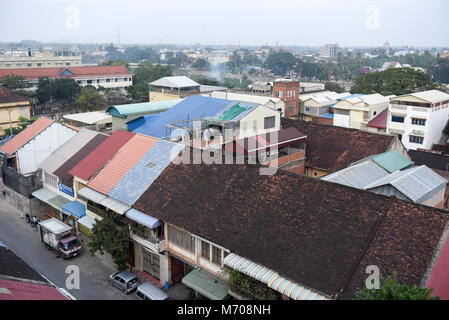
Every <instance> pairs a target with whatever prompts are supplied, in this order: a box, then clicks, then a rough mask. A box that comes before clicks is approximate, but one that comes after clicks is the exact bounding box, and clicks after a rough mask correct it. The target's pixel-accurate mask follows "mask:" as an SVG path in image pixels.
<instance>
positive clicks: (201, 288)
mask: <svg viewBox="0 0 449 320" xmlns="http://www.w3.org/2000/svg"><path fill="white" fill-rule="evenodd" d="M182 283H183V284H184V285H186V286H187V287H189V288H191V289H193V290H195V291H196V292H198V293H200V294H202V295H203V296H205V297H206V298H209V299H211V300H224V299H226V298H227V297H228V288H229V285H228V283H227V282H226V281H224V280H222V279H220V278H218V277H217V276H214V275H213V274H211V273H209V272H207V271H204V270H203V269H194V270H192V271H190V272H189V273H188V274H187V275H186V276H185V277H184V278H182Z"/></svg>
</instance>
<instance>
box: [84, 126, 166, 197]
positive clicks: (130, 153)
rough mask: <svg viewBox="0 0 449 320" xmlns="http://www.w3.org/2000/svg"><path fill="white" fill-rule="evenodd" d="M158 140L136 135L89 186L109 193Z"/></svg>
mask: <svg viewBox="0 0 449 320" xmlns="http://www.w3.org/2000/svg"><path fill="white" fill-rule="evenodd" d="M156 142H157V139H155V138H152V137H148V136H144V135H135V136H134V137H132V138H131V140H129V141H128V142H127V143H126V144H125V145H124V146H123V148H122V149H120V151H119V152H118V153H117V154H116V155H115V157H114V158H113V159H112V160H111V161H110V162H109V163H108V164H107V165H106V166H105V167H104V168H103V169H102V170H101V171H100V172H99V173H98V174H97V176H95V178H93V179H92V180H91V181H90V182H89V183H88V184H87V186H88V187H89V188H91V189H94V190H96V191H98V192H101V193H103V194H108V193H109V192H110V191H111V190H112V188H114V186H115V185H116V184H117V183H118V182H119V181H120V180H121V179H122V178H123V177H124V176H125V175H126V174H127V173H128V171H129V170H131V168H133V167H134V166H135V165H136V163H137V162H138V161H139V160H140V159H141V158H142V157H143V156H144V155H145V153H147V152H148V150H149V149H150V148H151V147H152V146H153V145H154V144H155V143H156Z"/></svg>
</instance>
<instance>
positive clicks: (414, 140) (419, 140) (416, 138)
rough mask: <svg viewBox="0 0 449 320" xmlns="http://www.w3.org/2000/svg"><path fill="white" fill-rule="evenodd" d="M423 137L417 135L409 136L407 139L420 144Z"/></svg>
mask: <svg viewBox="0 0 449 320" xmlns="http://www.w3.org/2000/svg"><path fill="white" fill-rule="evenodd" d="M423 140H424V138H423V137H418V136H410V137H409V141H410V142H411V143H417V144H422V143H423Z"/></svg>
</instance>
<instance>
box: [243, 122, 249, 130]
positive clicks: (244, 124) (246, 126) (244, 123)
mask: <svg viewBox="0 0 449 320" xmlns="http://www.w3.org/2000/svg"><path fill="white" fill-rule="evenodd" d="M246 130H248V122H246V121H244V122H243V123H242V131H246Z"/></svg>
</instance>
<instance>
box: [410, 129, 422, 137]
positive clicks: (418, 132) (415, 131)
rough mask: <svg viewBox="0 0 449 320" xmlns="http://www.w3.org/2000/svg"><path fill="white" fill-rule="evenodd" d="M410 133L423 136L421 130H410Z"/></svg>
mask: <svg viewBox="0 0 449 320" xmlns="http://www.w3.org/2000/svg"><path fill="white" fill-rule="evenodd" d="M412 133H414V134H419V135H422V136H423V135H424V131H422V130H412Z"/></svg>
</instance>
